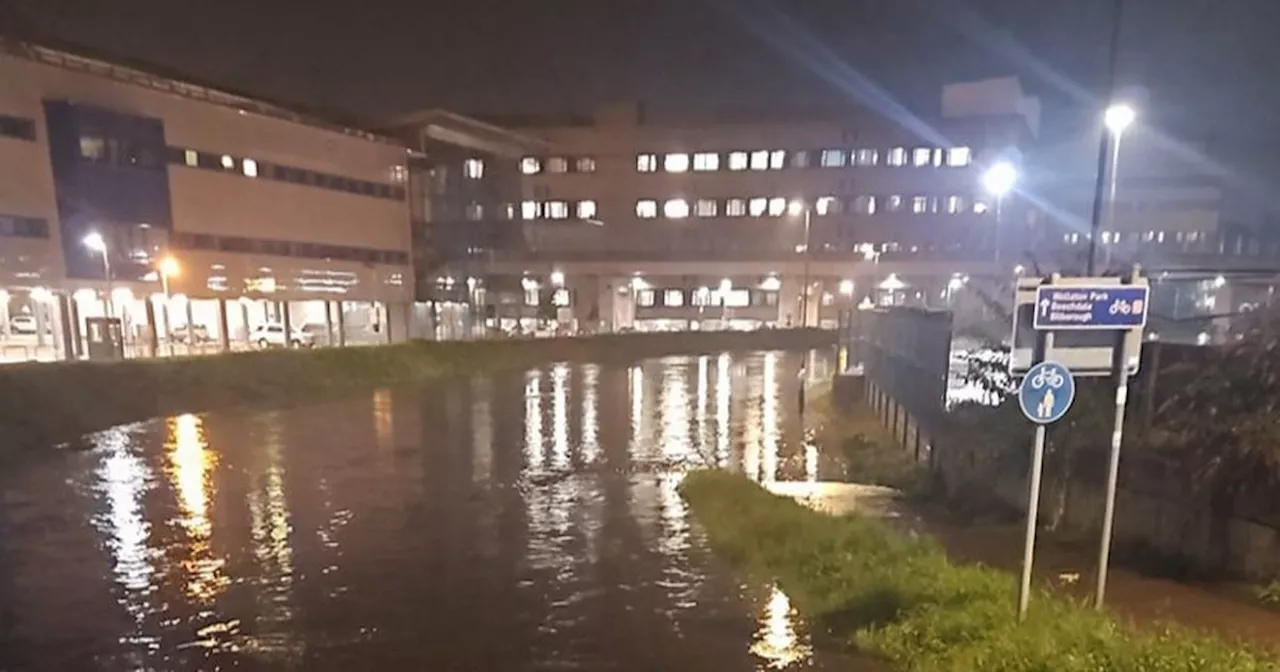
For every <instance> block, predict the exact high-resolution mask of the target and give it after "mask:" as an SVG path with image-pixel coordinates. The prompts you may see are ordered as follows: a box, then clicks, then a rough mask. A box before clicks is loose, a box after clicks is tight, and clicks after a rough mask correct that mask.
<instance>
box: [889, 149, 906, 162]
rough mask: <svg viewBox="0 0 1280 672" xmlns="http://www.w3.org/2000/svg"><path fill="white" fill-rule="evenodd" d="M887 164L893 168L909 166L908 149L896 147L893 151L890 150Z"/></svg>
mask: <svg viewBox="0 0 1280 672" xmlns="http://www.w3.org/2000/svg"><path fill="white" fill-rule="evenodd" d="M885 163H888V164H889V165H891V166H905V165H907V148H906V147H894V148H893V149H891V150H889V156H888V158H887V160H886V161H885Z"/></svg>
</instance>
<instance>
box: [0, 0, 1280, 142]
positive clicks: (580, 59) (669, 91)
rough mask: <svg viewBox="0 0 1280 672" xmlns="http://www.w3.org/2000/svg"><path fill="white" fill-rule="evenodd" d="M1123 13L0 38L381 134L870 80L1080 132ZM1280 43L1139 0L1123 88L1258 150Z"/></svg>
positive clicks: (884, 6) (1254, 25)
mask: <svg viewBox="0 0 1280 672" xmlns="http://www.w3.org/2000/svg"><path fill="white" fill-rule="evenodd" d="M1112 1H1113V0H967V1H965V0H778V1H773V2H768V1H766V0H648V1H636V0H506V1H505V2H504V1H499V0H401V1H399V2H394V3H392V2H385V1H382V0H365V1H363V2H354V1H341V2H339V1H335V0H308V1H306V2H298V1H296V0H200V1H198V2H197V1H194V0H0V22H3V23H2V24H0V28H2V27H5V26H7V27H8V28H10V29H13V30H20V31H23V32H27V33H35V34H47V35H52V36H56V37H57V38H60V39H62V40H66V41H69V42H72V43H78V44H83V45H86V46H88V47H92V48H94V49H98V50H102V51H104V52H107V53H111V54H118V55H121V56H125V57H129V58H133V59H139V60H142V61H147V62H154V63H157V64H161V65H164V66H166V67H168V68H172V69H176V70H178V71H182V72H187V73H190V74H191V75H192V76H194V77H197V78H199V79H202V80H205V81H209V82H211V83H216V84H219V85H222V86H227V87H229V88H233V89H236V90H240V91H244V92H248V93H252V94H256V95H261V96H266V97H271V98H275V99H278V100H284V101H292V102H297V103H303V104H307V105H313V106H319V107H324V108H335V109H343V110H348V111H350V112H353V113H355V114H357V115H360V116H362V117H364V118H368V119H379V118H386V117H388V116H391V115H394V114H396V113H400V112H404V111H407V110H411V109H414V108H417V107H423V106H444V107H449V108H453V109H456V110H460V111H464V112H494V113H511V112H543V111H564V110H575V109H576V110H589V108H590V107H591V106H592V105H594V104H596V103H598V102H608V101H617V100H637V99H639V100H645V101H647V102H648V103H649V104H650V105H653V106H655V107H657V108H668V109H677V110H678V109H679V108H681V107H699V108H701V107H708V106H714V107H732V106H736V105H759V104H776V103H777V102H778V101H788V102H794V103H797V104H800V103H811V102H816V101H828V100H833V99H840V98H842V97H849V96H852V97H854V98H856V97H858V96H859V95H866V91H867V90H868V89H867V87H866V85H865V84H862V85H858V84H856V81H857V78H858V77H867V78H869V79H870V80H871V81H872V82H876V83H879V84H880V85H883V86H884V87H885V88H886V89H888V90H889V91H890V92H891V93H892V94H893V95H894V96H895V97H897V98H898V99H900V100H902V101H903V102H905V103H907V104H908V105H911V106H914V107H917V108H918V109H921V110H923V111H925V112H930V113H931V112H933V111H935V110H936V107H937V104H938V103H937V100H938V87H939V86H940V85H941V84H942V83H943V82H946V81H948V80H957V79H964V78H979V77H987V76H997V75H1005V74H1019V75H1021V76H1023V79H1024V84H1025V85H1026V86H1027V87H1028V88H1029V89H1031V90H1032V91H1033V92H1035V93H1039V94H1041V95H1042V96H1043V97H1044V99H1045V103H1046V111H1047V113H1048V114H1047V119H1048V120H1049V121H1050V123H1051V125H1054V126H1056V127H1058V128H1065V127H1069V126H1079V124H1081V123H1083V121H1082V120H1083V119H1084V115H1083V112H1084V110H1086V109H1088V108H1087V105H1088V98H1087V96H1089V95H1096V94H1097V93H1098V92H1099V91H1101V90H1102V87H1103V82H1104V81H1105V80H1104V72H1105V63H1106V52H1107V49H1106V43H1107V37H1108V31H1109V29H1110V26H1109V24H1110V16H1111V14H1110V6H1111V3H1112ZM1278 36H1280V0H1126V10H1125V20H1124V28H1123V38H1122V41H1123V49H1122V53H1121V68H1120V70H1121V74H1120V80H1121V81H1120V83H1121V84H1122V85H1138V86H1142V87H1143V88H1145V89H1147V90H1148V91H1149V95H1150V100H1149V101H1148V103H1147V107H1148V108H1149V109H1148V110H1147V112H1146V115H1145V118H1146V119H1148V120H1154V121H1156V122H1158V123H1159V124H1161V125H1162V126H1163V127H1165V128H1167V129H1176V131H1177V132H1178V133H1179V134H1185V135H1196V136H1203V135H1213V136H1216V137H1217V139H1218V140H1231V141H1233V142H1235V143H1240V144H1256V141H1257V140H1258V139H1259V138H1264V137H1269V136H1270V135H1272V131H1274V130H1277V129H1280V122H1277V121H1276V120H1275V118H1276V117H1280V114H1277V112H1276V110H1278V109H1280V77H1276V76H1274V75H1273V72H1274V69H1275V67H1276V65H1275V64H1277V63H1280V38H1278ZM1051 130H1052V129H1051Z"/></svg>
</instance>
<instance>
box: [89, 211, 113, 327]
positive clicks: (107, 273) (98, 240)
mask: <svg viewBox="0 0 1280 672" xmlns="http://www.w3.org/2000/svg"><path fill="white" fill-rule="evenodd" d="M82 242H84V246H85V247H87V248H89V249H90V250H92V251H94V252H97V253H98V254H100V255H102V274H103V276H104V277H105V278H106V280H107V296H106V301H105V304H104V307H105V308H106V312H107V317H114V315H113V313H114V312H115V311H114V309H113V306H112V305H111V304H112V298H111V258H110V256H108V254H107V241H106V240H105V239H104V238H103V237H102V234H101V233H98V232H97V231H94V232H92V233H90V234H89V235H87V236H85V237H84V241H82Z"/></svg>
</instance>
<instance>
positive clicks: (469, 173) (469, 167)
mask: <svg viewBox="0 0 1280 672" xmlns="http://www.w3.org/2000/svg"><path fill="white" fill-rule="evenodd" d="M525 161H526V162H527V161H529V159H525ZM533 161H535V162H536V161H537V159H533ZM521 166H522V167H524V164H523V163H522V164H521ZM524 172H525V173H529V171H528V170H525V171H524ZM533 172H534V173H536V172H538V171H537V170H536V169H535V170H534V171H533ZM462 175H463V177H465V178H467V179H468V180H478V179H480V178H482V177H484V159H467V160H466V161H463V162H462Z"/></svg>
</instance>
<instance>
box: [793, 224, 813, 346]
mask: <svg viewBox="0 0 1280 672" xmlns="http://www.w3.org/2000/svg"><path fill="white" fill-rule="evenodd" d="M787 209H788V210H789V211H790V213H791V215H792V216H793V217H794V216H796V215H801V214H802V215H804V271H803V273H802V275H803V278H804V279H803V281H802V282H803V284H802V285H801V286H802V288H803V289H802V290H801V292H800V328H801V329H804V328H806V327H808V326H809V262H810V261H811V260H812V257H813V251H812V250H811V249H810V248H811V242H812V237H811V235H810V234H811V232H812V231H813V226H812V225H813V205H811V204H810V203H809V202H808V201H792V202H791V204H790V205H789V206H787Z"/></svg>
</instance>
